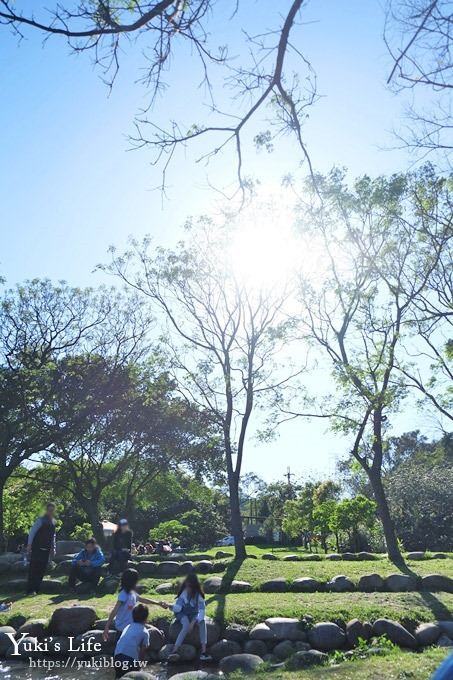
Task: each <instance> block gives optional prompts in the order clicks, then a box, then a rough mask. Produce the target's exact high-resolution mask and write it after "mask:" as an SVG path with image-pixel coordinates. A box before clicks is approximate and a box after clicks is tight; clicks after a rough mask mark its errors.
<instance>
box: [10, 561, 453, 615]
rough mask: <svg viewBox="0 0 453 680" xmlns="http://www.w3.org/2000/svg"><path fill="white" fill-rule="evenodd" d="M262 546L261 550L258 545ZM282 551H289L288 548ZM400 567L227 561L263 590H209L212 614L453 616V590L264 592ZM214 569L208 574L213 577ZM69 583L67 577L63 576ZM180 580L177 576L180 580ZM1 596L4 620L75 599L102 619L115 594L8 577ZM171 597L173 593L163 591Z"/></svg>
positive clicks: (227, 575)
mask: <svg viewBox="0 0 453 680" xmlns="http://www.w3.org/2000/svg"><path fill="white" fill-rule="evenodd" d="M256 550H258V549H256ZM283 554H287V551H284V552H283ZM408 569H409V571H410V572H412V573H415V574H417V575H424V574H429V573H440V574H446V575H449V576H453V559H451V558H450V559H445V560H427V561H422V562H413V563H409V564H408ZM397 571H398V570H397V569H396V567H395V566H394V565H393V564H392V563H391V562H389V560H388V559H387V558H384V557H382V558H381V559H379V560H377V561H371V562H361V561H360V562H359V561H358V562H355V561H354V562H348V561H342V562H330V561H327V560H323V561H321V562H283V561H269V562H268V561H265V560H260V559H246V560H244V561H242V562H240V561H234V560H229V561H227V570H226V572H222V573H220V574H217V575H219V576H222V577H223V578H224V579H225V580H226V581H227V582H228V581H230V582H231V581H232V580H233V579H239V580H244V581H249V582H250V583H251V584H252V586H253V587H254V588H256V590H257V591H258V592H252V593H244V594H230V595H222V594H218V595H207V604H208V614H209V616H211V617H213V618H217V619H219V620H221V621H224V622H226V623H228V622H237V623H243V624H246V625H253V624H255V623H257V622H259V621H263V620H264V619H266V618H267V617H269V616H276V615H281V616H295V617H301V616H303V615H304V614H310V615H311V616H313V618H314V619H315V620H316V621H325V620H333V621H335V620H339V621H348V620H350V619H352V618H355V617H357V618H359V619H361V620H369V621H373V620H375V619H376V618H379V617H380V616H387V617H390V618H394V619H397V620H399V621H401V622H402V623H406V624H410V625H413V624H414V623H415V622H419V621H433V620H435V619H451V618H453V594H447V593H429V592H424V591H420V592H412V593H358V592H354V593H292V592H288V593H264V592H259V587H260V585H261V584H262V583H263V581H266V580H269V579H271V578H274V577H276V576H284V577H285V578H287V579H288V581H292V580H294V579H295V578H298V577H301V576H311V577H313V578H316V579H318V580H320V581H327V580H329V579H330V578H332V577H333V576H335V575H337V574H345V575H346V576H349V577H350V578H352V580H354V581H357V580H358V579H359V578H360V576H362V575H363V574H366V573H372V572H377V573H379V574H380V575H381V576H387V575H389V574H391V573H395V572H397ZM209 576H210V574H208V575H207V576H206V577H202V578H209ZM61 580H62V581H63V582H65V580H66V579H65V578H64V577H61ZM169 580H172V579H142V581H141V584H142V586H143V587H144V588H145V589H146V592H147V593H149V595H150V596H154V597H156V595H155V588H156V586H157V585H158V584H159V583H162V582H163V581H169ZM180 580H181V579H173V581H174V582H179V581H180ZM0 597H1V598H5V599H10V598H11V599H12V600H13V602H14V605H13V611H12V613H6V614H3V615H0V622H1V623H2V624H3V623H6V622H7V621H8V619H9V618H10V617H11V616H14V615H15V614H17V613H19V614H22V615H24V616H26V618H27V619H29V618H48V617H50V615H51V614H52V611H53V609H54V608H55V607H56V606H62V605H63V606H67V605H72V604H74V603H76V602H81V603H87V604H89V605H91V606H94V607H95V609H96V610H97V612H98V615H99V618H103V617H104V616H105V615H106V614H108V612H109V611H110V608H111V607H112V606H113V604H114V602H115V599H116V597H115V595H104V596H99V597H89V596H80V597H78V598H77V597H74V596H73V595H70V593H69V592H68V593H67V594H62V595H39V596H36V597H31V598H27V597H24V596H23V595H22V594H20V593H16V594H11V592H9V591H8V582H7V581H5V582H4V583H2V584H0ZM158 597H159V598H161V599H166V600H171V599H172V598H173V596H172V595H166V596H158ZM165 615H166V613H165V612H164V611H163V610H162V609H159V608H157V607H152V608H151V619H152V620H156V619H157V618H161V617H162V616H165Z"/></svg>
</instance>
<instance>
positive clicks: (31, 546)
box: [27, 503, 56, 595]
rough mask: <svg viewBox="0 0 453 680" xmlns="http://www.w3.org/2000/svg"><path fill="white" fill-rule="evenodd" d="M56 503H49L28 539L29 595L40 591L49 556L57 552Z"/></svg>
mask: <svg viewBox="0 0 453 680" xmlns="http://www.w3.org/2000/svg"><path fill="white" fill-rule="evenodd" d="M55 525H56V521H55V503H47V506H46V512H45V513H44V515H43V516H42V517H38V519H37V520H36V522H35V523H34V524H33V526H32V528H31V530H30V533H29V535H28V541H27V555H28V556H29V557H30V566H29V568H28V581H27V595H36V594H37V593H39V591H40V588H41V583H42V580H43V578H44V574H45V572H46V569H47V565H48V563H49V558H50V557H51V556H53V555H54V554H55V549H56V532H55Z"/></svg>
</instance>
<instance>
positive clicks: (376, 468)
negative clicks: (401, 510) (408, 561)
mask: <svg viewBox="0 0 453 680" xmlns="http://www.w3.org/2000/svg"><path fill="white" fill-rule="evenodd" d="M382 421H383V415H382V408H381V407H380V408H376V409H375V410H374V411H373V454H374V455H373V463H372V465H371V467H370V468H369V469H368V470H367V472H368V477H369V480H370V483H371V488H372V489H373V494H374V498H375V500H376V503H377V507H378V512H379V516H380V518H381V522H382V527H383V529H384V537H385V544H386V546H387V554H388V556H389V560H391V561H392V562H393V563H394V564H396V565H399V566H401V565H404V558H403V556H402V554H401V550H400V547H399V545H398V539H397V537H396V531H395V525H394V524H393V519H392V516H391V514H390V509H389V506H388V503H387V497H386V495H385V491H384V485H383V484H382V460H383V446H382Z"/></svg>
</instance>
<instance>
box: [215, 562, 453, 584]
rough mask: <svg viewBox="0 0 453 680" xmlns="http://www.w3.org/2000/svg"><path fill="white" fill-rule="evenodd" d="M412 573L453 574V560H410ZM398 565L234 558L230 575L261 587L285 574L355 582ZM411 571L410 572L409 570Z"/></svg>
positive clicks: (394, 570)
mask: <svg viewBox="0 0 453 680" xmlns="http://www.w3.org/2000/svg"><path fill="white" fill-rule="evenodd" d="M407 567H408V570H409V572H411V573H415V574H416V575H418V576H426V575H427V574H445V575H446V576H451V577H453V560H451V559H447V560H426V561H424V562H408V563H407ZM398 571H399V570H398V569H397V567H395V565H394V564H393V563H392V562H390V561H389V560H388V559H387V558H382V559H380V560H377V561H372V562H346V561H342V562H330V561H329V560H323V561H322V562H283V561H279V562H274V561H272V562H271V561H269V562H268V561H266V560H260V559H258V560H255V559H246V560H244V561H243V562H240V561H235V560H231V561H229V562H228V568H227V577H228V578H230V579H233V578H235V579H239V580H241V581H248V582H249V583H251V584H252V586H254V587H256V588H257V587H259V585H260V584H261V583H262V582H263V581H267V580H269V579H271V578H275V577H276V576H284V577H285V578H286V579H288V580H289V581H293V580H294V579H296V578H299V577H301V576H311V577H312V578H315V579H318V580H319V581H328V580H330V579H331V578H332V577H333V576H337V575H338V574H344V575H345V576H349V577H350V578H351V579H352V580H353V581H358V579H359V578H360V577H361V576H363V575H364V574H371V573H377V574H380V575H381V576H383V577H385V576H389V575H390V574H395V573H398ZM409 572H407V573H409Z"/></svg>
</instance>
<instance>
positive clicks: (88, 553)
mask: <svg viewBox="0 0 453 680" xmlns="http://www.w3.org/2000/svg"><path fill="white" fill-rule="evenodd" d="M55 549H56V520H55V504H54V503H48V504H47V506H46V512H45V513H44V515H42V517H39V518H38V519H37V520H36V522H35V523H34V524H33V526H32V528H31V530H30V533H29V536H28V542H27V548H26V550H27V555H28V556H29V571H28V581H27V594H28V595H33V594H36V593H39V591H40V588H41V584H42V580H43V578H44V574H45V571H46V568H47V565H48V562H49V559H50V557H51V556H52V555H53V554H55ZM132 550H133V543H132V531H131V530H130V528H129V523H128V521H127V520H126V519H122V520H120V521H119V523H118V527H117V530H116V531H115V533H114V535H113V545H112V554H111V558H110V563H109V567H110V570H111V571H113V569H114V568H115V567H118V568H119V571H121V572H122V575H121V583H120V589H119V592H118V598H117V602H116V604H115V606H114V608H113V609H112V611H111V613H110V616H109V618H108V621H107V624H106V627H105V630H104V638H105V640H107V639H108V637H109V632H110V631H111V630H112V629H113V630H115V631H116V634H117V640H116V646H115V654H114V662H115V669H116V675H117V677H121V676H122V675H124V674H125V673H127V672H128V671H129V670H133V669H134V668H136V666H137V663H138V662H139V661H143V660H144V656H145V653H146V648H147V647H148V646H149V633H148V629H147V626H146V624H147V621H148V616H149V609H148V606H147V605H156V606H158V607H162V608H163V609H168V610H170V611H172V612H173V613H174V614H175V616H176V619H177V620H178V621H179V623H180V624H181V630H180V632H179V634H178V637H177V639H176V642H175V644H174V648H173V650H172V654H170V656H169V657H168V661H169V662H170V663H176V662H177V661H178V660H179V650H180V647H181V645H182V644H183V642H184V640H185V639H186V637H187V635H188V634H189V633H190V632H191V631H192V630H193V629H194V627H195V626H198V628H199V635H200V643H201V655H200V660H201V661H207V660H209V659H210V657H209V656H208V655H207V654H206V644H207V632H206V620H205V597H204V593H203V588H202V586H201V584H200V582H199V580H198V578H197V576H196V574H189V575H188V576H187V577H186V578H185V579H184V581H183V582H182V584H181V586H180V588H179V591H178V595H177V598H176V601H175V602H174V603H173V604H171V603H169V602H163V601H160V600H151V599H149V598H145V597H142V596H140V595H139V594H138V593H137V583H138V579H139V574H138V571H137V570H136V569H129V568H127V567H128V561H129V559H130V557H131V554H132ZM105 562H106V558H105V556H104V553H103V551H102V550H101V548H100V546H99V545H98V543H97V541H96V539H95V538H89V539H88V540H87V541H86V542H85V546H84V548H83V549H82V550H81V551H80V552H79V553H78V554H77V555H75V557H74V558H73V561H72V565H71V569H70V573H69V579H68V585H69V587H70V588H71V589H73V590H74V589H75V585H76V583H77V580H79V581H82V582H85V583H89V584H91V586H92V588H93V590H94V589H95V588H96V586H97V584H98V582H99V579H100V577H101V567H102V565H103V564H105Z"/></svg>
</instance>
